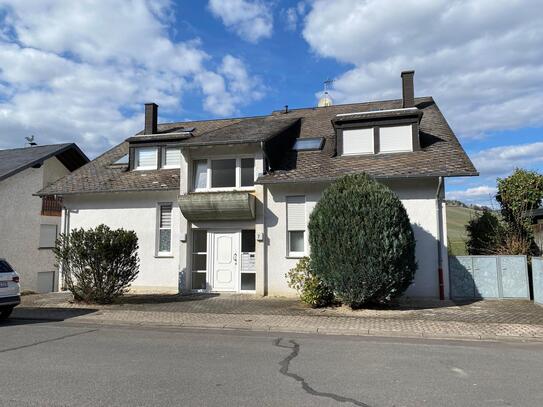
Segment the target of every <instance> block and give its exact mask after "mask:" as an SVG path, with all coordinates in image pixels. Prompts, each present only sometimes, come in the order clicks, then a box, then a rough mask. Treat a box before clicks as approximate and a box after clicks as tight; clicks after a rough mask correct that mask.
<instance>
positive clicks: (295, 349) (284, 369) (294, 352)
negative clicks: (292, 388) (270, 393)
mask: <svg viewBox="0 0 543 407" xmlns="http://www.w3.org/2000/svg"><path fill="white" fill-rule="evenodd" d="M281 341H283V338H277V339H276V340H275V341H274V345H275V346H277V347H278V348H283V349H290V350H291V352H290V354H289V355H288V356H287V357H286V358H284V359H283V360H282V361H281V362H279V366H281V368H280V369H279V372H280V373H281V374H283V375H285V376H287V377H290V378H292V379H294V380H296V381H297V382H299V383H300V384H301V385H302V389H304V391H305V392H306V393H308V394H311V395H312V396H317V397H325V398H329V399H332V400H334V401H337V402H340V403H352V404H354V405H355V406H360V407H370V405H369V404H365V403H362V402H361V401H358V400H355V399H353V398H349V397H343V396H340V395H338V394H335V393H325V392H321V391H317V390H315V389H314V388H313V387H311V386H310V385H309V384H308V383H307V381H306V380H305V379H304V378H303V377H301V376H299V375H297V374H296V373H291V372H289V367H290V362H292V360H293V359H294V358H295V357H296V356H298V354H299V353H300V345H299V344H298V343H297V342H296V341H294V340H292V339H290V340H289V341H288V342H289V343H290V344H291V345H286V344H281Z"/></svg>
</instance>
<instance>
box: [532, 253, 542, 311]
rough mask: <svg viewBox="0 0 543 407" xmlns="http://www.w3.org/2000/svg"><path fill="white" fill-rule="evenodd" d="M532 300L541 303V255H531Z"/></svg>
mask: <svg viewBox="0 0 543 407" xmlns="http://www.w3.org/2000/svg"><path fill="white" fill-rule="evenodd" d="M532 280H533V283H534V301H535V302H536V303H538V304H541V305H543V257H532Z"/></svg>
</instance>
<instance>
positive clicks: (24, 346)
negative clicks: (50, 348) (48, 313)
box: [0, 329, 98, 353]
mask: <svg viewBox="0 0 543 407" xmlns="http://www.w3.org/2000/svg"><path fill="white" fill-rule="evenodd" d="M96 331H98V329H90V330H87V331H84V332H77V333H74V334H69V335H63V336H59V337H57V338H51V339H46V340H43V341H38V342H33V343H29V344H28V345H21V346H15V347H13V348H7V349H0V353H5V352H11V351H14V350H19V349H25V348H31V347H32V346H37V345H41V344H44V343H49V342H56V341H60V340H62V339H66V338H72V337H74V336H79V335H85V334H89V333H92V332H96Z"/></svg>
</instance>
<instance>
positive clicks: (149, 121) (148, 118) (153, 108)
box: [143, 103, 158, 134]
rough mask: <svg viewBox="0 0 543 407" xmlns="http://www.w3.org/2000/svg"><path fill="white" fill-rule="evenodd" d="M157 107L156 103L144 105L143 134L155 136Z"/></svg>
mask: <svg viewBox="0 0 543 407" xmlns="http://www.w3.org/2000/svg"><path fill="white" fill-rule="evenodd" d="M157 121H158V105H157V104H156V103H146V104H145V129H144V130H143V134H157Z"/></svg>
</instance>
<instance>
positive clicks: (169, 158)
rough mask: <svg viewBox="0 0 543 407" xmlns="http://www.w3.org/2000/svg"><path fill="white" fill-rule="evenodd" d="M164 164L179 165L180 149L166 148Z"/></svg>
mask: <svg viewBox="0 0 543 407" xmlns="http://www.w3.org/2000/svg"><path fill="white" fill-rule="evenodd" d="M164 155H165V157H164V165H165V166H167V167H179V166H180V165H181V149H180V148H166V153H165V154H164Z"/></svg>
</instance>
